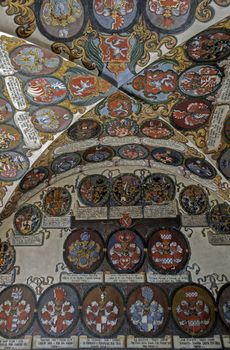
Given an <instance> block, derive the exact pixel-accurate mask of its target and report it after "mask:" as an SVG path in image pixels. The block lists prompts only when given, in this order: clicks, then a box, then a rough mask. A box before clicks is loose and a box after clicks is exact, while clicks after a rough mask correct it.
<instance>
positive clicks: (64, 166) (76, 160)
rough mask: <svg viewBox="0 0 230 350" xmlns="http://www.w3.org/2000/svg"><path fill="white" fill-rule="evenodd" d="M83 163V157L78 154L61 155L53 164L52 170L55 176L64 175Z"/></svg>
mask: <svg viewBox="0 0 230 350" xmlns="http://www.w3.org/2000/svg"><path fill="white" fill-rule="evenodd" d="M80 162H81V156H80V154H78V153H73V152H72V153H65V154H61V155H60V156H58V157H57V158H55V159H54V161H53V162H52V164H51V169H52V171H53V172H54V173H55V174H62V173H65V172H66V171H68V170H71V169H73V168H75V167H76V166H78V165H79V164H80Z"/></svg>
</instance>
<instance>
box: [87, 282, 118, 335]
mask: <svg viewBox="0 0 230 350" xmlns="http://www.w3.org/2000/svg"><path fill="white" fill-rule="evenodd" d="M82 317H83V321H84V323H85V326H86V328H87V329H88V330H89V332H90V333H91V334H94V335H97V336H101V337H107V336H111V335H113V334H114V333H116V332H118V330H119V329H120V327H121V325H122V323H123V319H124V301H123V296H122V295H121V293H120V292H119V291H118V289H116V288H115V287H112V286H110V285H106V286H105V285H103V286H98V287H95V288H92V289H91V290H90V291H89V292H88V293H87V295H86V296H85V298H84V300H83V303H82Z"/></svg>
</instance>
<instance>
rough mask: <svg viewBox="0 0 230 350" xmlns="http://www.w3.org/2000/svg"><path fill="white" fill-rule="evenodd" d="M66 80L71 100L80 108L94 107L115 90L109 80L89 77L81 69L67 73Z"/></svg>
mask: <svg viewBox="0 0 230 350" xmlns="http://www.w3.org/2000/svg"><path fill="white" fill-rule="evenodd" d="M65 80H66V83H67V85H68V90H69V99H70V100H71V102H72V103H75V104H77V105H80V106H85V105H86V106H88V105H92V104H93V103H95V102H96V101H98V100H101V99H102V97H105V96H107V95H108V94H109V93H111V92H112V91H113V90H114V88H113V87H112V85H111V84H110V83H109V82H108V81H107V80H104V79H101V78H99V77H97V76H95V75H89V74H88V72H87V71H86V70H83V69H81V68H75V69H74V70H72V71H69V72H67V73H66V74H65Z"/></svg>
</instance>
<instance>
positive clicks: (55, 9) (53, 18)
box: [35, 0, 85, 42]
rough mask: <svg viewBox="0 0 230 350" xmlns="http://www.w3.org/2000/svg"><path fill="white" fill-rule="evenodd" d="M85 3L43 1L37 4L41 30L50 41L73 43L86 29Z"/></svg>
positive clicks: (70, 0)
mask: <svg viewBox="0 0 230 350" xmlns="http://www.w3.org/2000/svg"><path fill="white" fill-rule="evenodd" d="M84 2H85V1H81V0H43V1H36V2H35V9H36V15H37V16H36V20H37V25H38V28H39V30H40V31H41V33H42V34H43V35H45V36H46V37H47V38H48V39H49V40H52V41H58V42H63V41H64V42H65V41H72V40H73V39H75V38H77V37H78V36H80V35H81V34H82V31H83V30H84V27H85V9H84V6H83V4H84Z"/></svg>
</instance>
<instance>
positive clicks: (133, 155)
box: [117, 143, 149, 160]
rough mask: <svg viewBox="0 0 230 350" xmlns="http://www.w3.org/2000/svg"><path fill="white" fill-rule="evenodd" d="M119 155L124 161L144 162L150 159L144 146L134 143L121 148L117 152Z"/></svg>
mask: <svg viewBox="0 0 230 350" xmlns="http://www.w3.org/2000/svg"><path fill="white" fill-rule="evenodd" d="M117 154H118V156H119V157H121V158H122V159H128V160H142V159H145V158H147V157H148V155H149V151H148V149H147V148H145V147H144V146H142V145H138V144H135V143H132V144H129V145H124V146H121V147H120V148H119V149H118V150H117Z"/></svg>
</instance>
